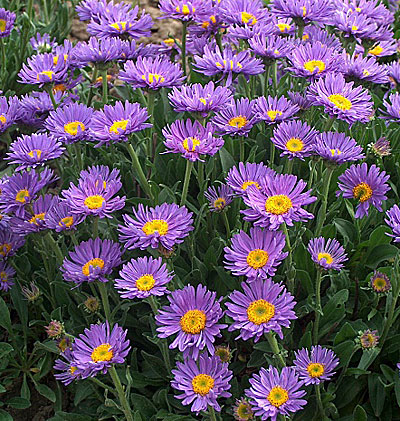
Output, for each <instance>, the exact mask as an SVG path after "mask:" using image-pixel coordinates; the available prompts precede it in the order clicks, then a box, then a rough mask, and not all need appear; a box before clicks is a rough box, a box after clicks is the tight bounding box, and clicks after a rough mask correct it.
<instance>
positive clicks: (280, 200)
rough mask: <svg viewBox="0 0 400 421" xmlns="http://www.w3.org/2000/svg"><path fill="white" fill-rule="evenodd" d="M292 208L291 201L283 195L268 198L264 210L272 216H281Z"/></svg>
mask: <svg viewBox="0 0 400 421" xmlns="http://www.w3.org/2000/svg"><path fill="white" fill-rule="evenodd" d="M291 208H292V201H291V200H290V198H289V197H288V196H286V195H285V194H277V195H275V196H271V197H269V198H268V199H267V200H266V202H265V210H266V211H267V212H269V213H273V214H274V215H282V214H284V213H287V212H289V210H290V209H291Z"/></svg>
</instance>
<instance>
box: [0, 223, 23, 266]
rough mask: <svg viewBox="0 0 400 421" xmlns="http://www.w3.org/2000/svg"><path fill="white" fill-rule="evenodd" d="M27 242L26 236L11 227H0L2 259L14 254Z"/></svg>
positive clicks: (0, 253) (0, 256)
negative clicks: (18, 233) (13, 230)
mask: <svg viewBox="0 0 400 421" xmlns="http://www.w3.org/2000/svg"><path fill="white" fill-rule="evenodd" d="M24 244H25V239H24V237H21V236H20V235H17V234H14V233H13V232H12V231H11V230H10V229H8V228H6V229H0V260H1V259H5V258H8V257H11V256H14V254H15V252H16V251H17V250H18V249H19V248H21V247H22V246H23V245H24Z"/></svg>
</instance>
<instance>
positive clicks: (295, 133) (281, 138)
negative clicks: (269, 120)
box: [271, 121, 319, 160]
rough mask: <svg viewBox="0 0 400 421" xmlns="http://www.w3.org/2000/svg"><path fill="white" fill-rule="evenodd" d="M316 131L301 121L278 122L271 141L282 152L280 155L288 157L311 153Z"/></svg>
mask: <svg viewBox="0 0 400 421" xmlns="http://www.w3.org/2000/svg"><path fill="white" fill-rule="evenodd" d="M318 133H319V132H318V131H317V130H315V129H313V128H312V127H310V126H309V125H308V124H307V123H302V122H301V121H287V122H283V123H281V124H279V126H277V127H276V128H275V129H274V135H273V137H272V138H271V141H272V143H273V144H274V145H275V146H276V147H277V148H279V149H282V150H283V152H282V153H281V156H285V155H286V156H287V157H288V158H289V159H293V158H300V159H301V160H304V158H305V157H306V156H310V155H312V152H313V149H314V145H315V140H316V138H317V136H318Z"/></svg>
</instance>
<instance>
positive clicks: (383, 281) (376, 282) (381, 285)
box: [370, 270, 392, 294]
mask: <svg viewBox="0 0 400 421" xmlns="http://www.w3.org/2000/svg"><path fill="white" fill-rule="evenodd" d="M370 285H371V288H372V289H373V290H374V291H375V292H376V293H377V294H384V293H386V292H389V291H390V290H391V289H392V284H391V282H390V279H389V277H388V276H387V275H386V274H385V273H383V272H378V271H377V270H375V271H374V274H373V276H371V281H370Z"/></svg>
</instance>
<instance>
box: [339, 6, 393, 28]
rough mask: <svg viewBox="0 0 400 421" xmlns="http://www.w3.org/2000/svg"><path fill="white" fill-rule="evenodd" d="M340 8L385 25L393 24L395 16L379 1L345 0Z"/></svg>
mask: <svg viewBox="0 0 400 421" xmlns="http://www.w3.org/2000/svg"><path fill="white" fill-rule="evenodd" d="M340 3H341V4H339V7H340V6H341V7H343V9H344V10H349V9H351V10H350V12H351V13H362V14H364V15H366V16H368V17H370V18H372V19H374V20H375V21H376V22H379V23H380V24H383V25H388V24H390V23H393V19H394V17H393V14H392V13H391V12H390V11H389V10H388V9H387V8H386V6H385V5H384V4H382V3H380V2H379V1H378V0H345V1H343V2H340Z"/></svg>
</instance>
